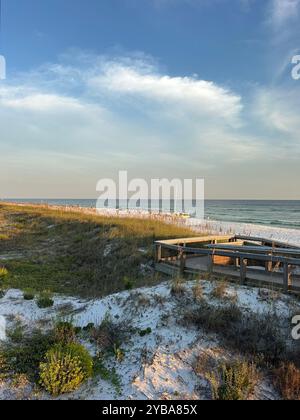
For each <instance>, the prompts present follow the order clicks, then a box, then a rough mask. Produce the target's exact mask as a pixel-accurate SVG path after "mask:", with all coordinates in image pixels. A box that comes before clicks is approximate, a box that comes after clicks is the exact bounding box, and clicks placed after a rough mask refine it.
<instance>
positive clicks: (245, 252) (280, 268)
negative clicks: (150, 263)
mask: <svg viewBox="0 0 300 420" xmlns="http://www.w3.org/2000/svg"><path fill="white" fill-rule="evenodd" d="M155 268H156V270H157V271H160V272H162V273H165V274H166V275H173V276H174V275H189V276H196V275H197V274H198V275H199V274H200V273H204V272H206V273H213V274H216V275H220V276H222V277H223V276H224V277H226V278H228V279H229V280H230V279H235V281H236V279H238V280H239V281H240V283H242V284H246V283H249V284H255V285H261V286H271V287H272V288H276V289H277V288H278V289H283V290H284V291H285V292H286V293H288V292H300V247H297V246H294V245H290V244H286V243H282V242H278V241H272V240H270V239H265V238H256V237H255V238H254V237H245V236H229V235H227V236H206V237H200V238H181V239H170V240H167V241H157V242H155Z"/></svg>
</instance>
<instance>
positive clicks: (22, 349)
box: [3, 330, 55, 382]
mask: <svg viewBox="0 0 300 420" xmlns="http://www.w3.org/2000/svg"><path fill="white" fill-rule="evenodd" d="M54 343H55V341H54V337H53V334H52V333H51V332H50V333H47V334H43V333H42V332H41V331H40V330H35V331H34V332H33V333H32V334H30V335H28V336H27V335H25V336H23V337H22V340H21V342H20V343H17V344H10V343H6V344H4V345H3V353H4V354H5V358H6V363H7V365H8V367H9V369H10V370H11V371H12V372H14V373H16V374H25V375H27V377H28V378H29V379H30V380H32V381H33V382H35V381H36V380H37V379H38V377H39V364H40V362H41V360H43V359H44V356H45V354H46V352H47V351H48V350H49V349H50V348H51V347H52V346H53V345H54Z"/></svg>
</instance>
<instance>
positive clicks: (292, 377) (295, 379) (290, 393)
mask: <svg viewBox="0 0 300 420" xmlns="http://www.w3.org/2000/svg"><path fill="white" fill-rule="evenodd" d="M274 384H275V386H276V388H277V389H278V391H279V392H280V394H281V396H282V398H283V399H284V400H300V370H299V369H298V368H297V367H296V366H295V365H294V364H293V363H282V364H281V366H280V367H279V368H278V369H277V370H275V372H274Z"/></svg>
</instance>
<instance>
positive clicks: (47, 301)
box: [36, 290, 54, 309]
mask: <svg viewBox="0 0 300 420" xmlns="http://www.w3.org/2000/svg"><path fill="white" fill-rule="evenodd" d="M52 297H53V296H52V293H51V292H50V291H49V290H44V291H43V292H41V293H40V294H39V296H38V298H37V301H36V303H37V306H38V307H39V308H40V309H44V308H51V306H53V305H54V301H53V299H52Z"/></svg>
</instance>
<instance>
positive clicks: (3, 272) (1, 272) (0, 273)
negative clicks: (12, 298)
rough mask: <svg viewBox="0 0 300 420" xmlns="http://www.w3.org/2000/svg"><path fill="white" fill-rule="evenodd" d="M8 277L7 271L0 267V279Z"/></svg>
mask: <svg viewBox="0 0 300 420" xmlns="http://www.w3.org/2000/svg"><path fill="white" fill-rule="evenodd" d="M6 276H8V270H7V269H6V268H5V267H0V279H1V278H4V277H6Z"/></svg>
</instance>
